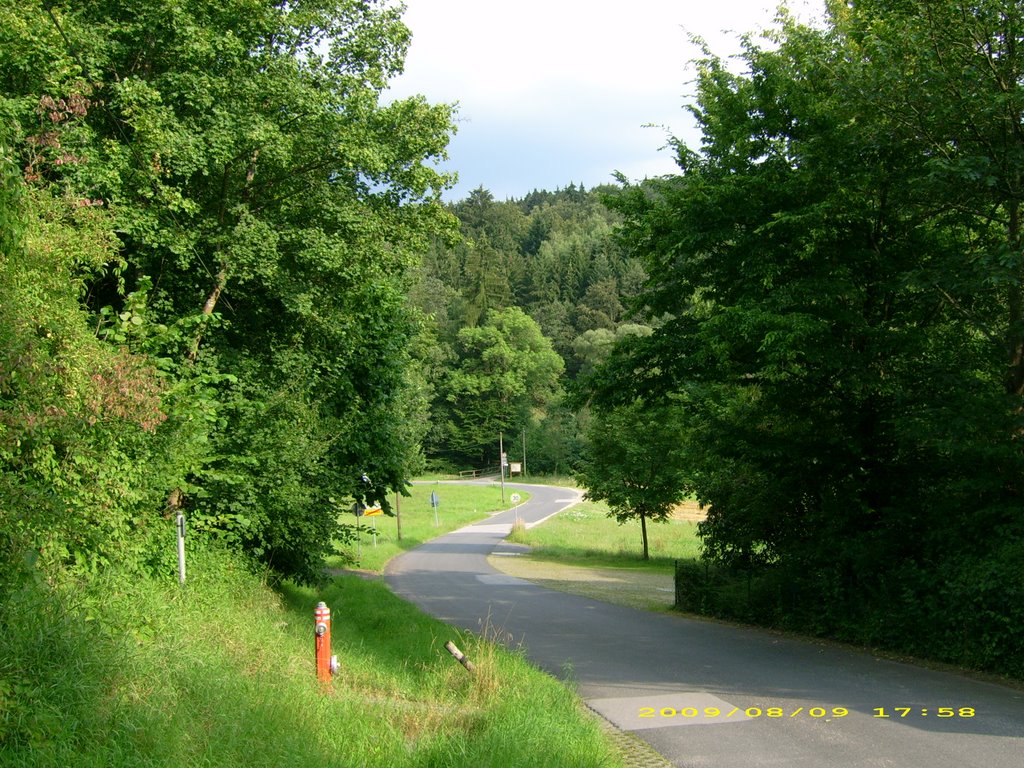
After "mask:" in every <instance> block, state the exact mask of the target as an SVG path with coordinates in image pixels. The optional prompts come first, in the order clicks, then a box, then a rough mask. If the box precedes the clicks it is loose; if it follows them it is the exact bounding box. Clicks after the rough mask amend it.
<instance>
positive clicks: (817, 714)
mask: <svg viewBox="0 0 1024 768" xmlns="http://www.w3.org/2000/svg"><path fill="white" fill-rule="evenodd" d="M871 711H872V712H873V713H874V714H873V715H872V717H874V718H878V719H889V718H897V719H899V718H905V717H929V716H934V717H938V718H943V719H945V718H951V717H953V718H968V717H974V716H975V715H976V714H977V712H976V710H975V708H974V707H889V708H886V707H875V708H874V709H873V710H871ZM639 714H640V717H642V718H647V717H690V718H694V717H699V718H706V719H714V718H726V719H728V718H731V717H735V718H758V717H766V718H773V719H785V718H794V717H811V718H816V719H820V718H825V719H827V720H832V719H838V718H841V717H847V716H848V715H849V714H850V708H849V707H796V708H786V707H747V708H745V709H740V708H739V707H733V708H732V709H731V710H724V709H720V708H719V707H704V708H703V709H699V708H697V707H683V708H681V709H675V708H674V707H662V708H660V709H658V708H656V707H640V713H639Z"/></svg>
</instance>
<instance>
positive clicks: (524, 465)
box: [522, 427, 526, 477]
mask: <svg viewBox="0 0 1024 768" xmlns="http://www.w3.org/2000/svg"><path fill="white" fill-rule="evenodd" d="M522 474H523V477H526V427H523V473H522Z"/></svg>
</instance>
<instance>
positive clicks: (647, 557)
mask: <svg viewBox="0 0 1024 768" xmlns="http://www.w3.org/2000/svg"><path fill="white" fill-rule="evenodd" d="M640 531H641V533H642V534H643V537H644V560H650V559H651V557H650V554H649V553H648V551H647V515H645V514H644V513H643V512H641V513H640Z"/></svg>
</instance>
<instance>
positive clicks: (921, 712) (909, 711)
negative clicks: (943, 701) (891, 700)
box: [874, 707, 976, 718]
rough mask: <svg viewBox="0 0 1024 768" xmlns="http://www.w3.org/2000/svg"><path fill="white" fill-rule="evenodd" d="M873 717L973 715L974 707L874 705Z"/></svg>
mask: <svg viewBox="0 0 1024 768" xmlns="http://www.w3.org/2000/svg"><path fill="white" fill-rule="evenodd" d="M874 712H875V715H874V716H875V717H897V718H900V717H915V716H918V717H928V716H929V715H935V717H974V715H975V714H976V712H975V711H974V707H937V708H934V709H931V708H928V707H922V708H920V709H918V708H917V707H892V708H890V709H886V708H885V707H875V709H874Z"/></svg>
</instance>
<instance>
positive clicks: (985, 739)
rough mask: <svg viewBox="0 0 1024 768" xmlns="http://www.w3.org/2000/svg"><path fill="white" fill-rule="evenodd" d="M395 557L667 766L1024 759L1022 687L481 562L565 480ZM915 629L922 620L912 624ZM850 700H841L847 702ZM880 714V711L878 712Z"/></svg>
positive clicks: (401, 580)
mask: <svg viewBox="0 0 1024 768" xmlns="http://www.w3.org/2000/svg"><path fill="white" fill-rule="evenodd" d="M507 485H510V486H511V490H510V492H514V490H515V488H516V487H521V488H525V489H527V490H529V492H530V493H531V494H532V498H531V499H530V501H529V502H527V503H525V504H523V505H522V506H520V507H519V509H518V510H515V511H513V510H509V511H506V512H502V513H499V514H497V515H494V516H493V517H491V518H490V519H489V520H487V521H486V522H483V523H478V524H476V525H471V526H468V527H466V528H463V529H461V530H459V531H455V532H453V533H450V534H448V535H446V536H442V537H440V538H438V539H434V540H433V541H430V542H428V543H426V544H424V545H423V546H421V547H418V548H417V549H415V550H412V551H410V552H407V553H405V554H403V555H400V556H399V557H397V558H396V559H395V560H393V561H392V562H391V563H390V564H389V566H388V568H387V571H386V574H385V576H386V579H387V581H388V583H389V584H390V586H391V588H392V589H393V590H394V591H395V592H396V593H397V594H399V595H401V596H402V597H404V598H406V599H408V600H410V601H411V602H413V603H415V604H416V605H418V606H420V607H421V608H423V609H424V610H425V611H427V612H428V613H430V614H432V615H434V616H437V617H438V618H440V619H442V620H443V621H446V622H448V623H449V624H453V625H455V626H458V627H461V628H464V629H469V630H472V631H476V632H480V631H481V630H483V629H484V627H485V626H486V625H490V627H491V628H492V629H494V630H497V631H499V632H500V633H501V636H502V637H504V638H505V639H506V641H508V642H509V644H512V645H518V644H520V643H521V644H522V645H523V646H524V648H525V650H526V653H527V656H528V657H529V658H530V660H531V661H533V662H534V663H535V664H537V665H538V666H540V667H541V668H543V669H545V670H547V671H549V672H551V673H552V674H554V675H556V676H558V677H561V678H568V679H571V680H572V681H573V682H574V683H575V684H576V687H577V689H578V690H579V693H580V695H581V696H582V697H583V698H584V699H585V700H586V702H587V704H588V705H589V706H590V707H591V708H593V709H595V710H596V711H598V712H599V713H601V714H602V715H604V716H605V717H606V718H607V719H609V720H610V721H611V722H613V723H614V724H615V725H617V726H618V727H620V728H622V729H624V730H627V731H632V732H634V733H635V734H636V735H637V736H638V737H640V738H642V739H644V740H645V741H647V742H648V743H649V744H651V746H653V747H654V749H656V750H657V751H658V752H660V753H661V754H662V755H664V756H665V757H666V759H667V760H668V761H670V762H671V763H672V764H673V765H676V766H701V767H703V766H712V767H714V768H748V767H753V766H786V767H787V768H823V767H826V768H828V767H832V766H843V767H846V766H850V767H856V768H861V767H862V766H863V767H864V768H867V767H868V766H872V767H874V766H879V767H880V766H894V767H898V768H975V767H976V768H1021V766H1022V765H1024V691H1021V690H1016V689H1013V688H1008V687H1005V686H1001V685H997V684H992V683H985V682H979V681H976V680H973V679H971V678H968V677H965V676H962V675H958V674H953V673H948V672H939V671H934V670H929V669H924V668H921V667H916V666H912V665H908V664H901V663H897V662H893V661H888V660H883V659H879V658H876V657H874V656H872V655H871V654H870V653H866V652H860V651H851V650H847V649H842V648H838V647H835V646H833V645H829V644H824V643H816V642H813V641H805V640H797V639H792V638H787V637H782V636H779V635H776V634H773V633H770V632H767V631H763V630H757V629H747V628H742V627H735V626H728V625H725V624H720V623H714V622H706V621H699V620H692V619H687V618H684V617H681V616H673V615H664V614H654V613H645V612H642V611H636V610H633V609H630V608H624V607H620V606H615V605H609V604H607V603H601V602H597V601H595V600H590V599H588V598H583V597H578V596H575V595H568V594H564V593H561V592H553V591H550V590H547V589H543V588H541V587H537V586H535V585H533V584H530V583H529V582H526V581H523V580H521V579H517V578H514V577H511V576H507V575H505V574H502V573H500V572H498V571H496V570H495V569H493V568H491V567H490V565H488V563H487V557H488V555H490V554H491V553H492V552H499V553H500V552H502V551H510V550H511V549H512V547H511V546H510V545H506V544H503V543H502V540H503V539H504V537H505V536H506V535H507V534H508V532H509V530H510V529H511V525H512V521H513V520H514V519H515V517H516V516H517V515H518V516H520V517H521V518H522V519H523V520H524V521H525V522H526V523H527V524H530V523H532V522H536V521H538V520H541V519H544V518H545V517H547V516H549V515H551V514H553V513H555V512H557V511H559V510H561V509H564V508H566V507H568V506H571V505H572V504H574V503H575V502H576V501H577V500H578V495H577V494H576V493H575V492H573V491H571V490H567V489H564V488H551V487H547V486H532V485H519V486H512V484H507ZM921 631H927V628H925V627H922V629H921ZM844 710H845V711H848V713H849V714H846V715H843V711H844ZM879 715H884V717H880V716H879Z"/></svg>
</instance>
